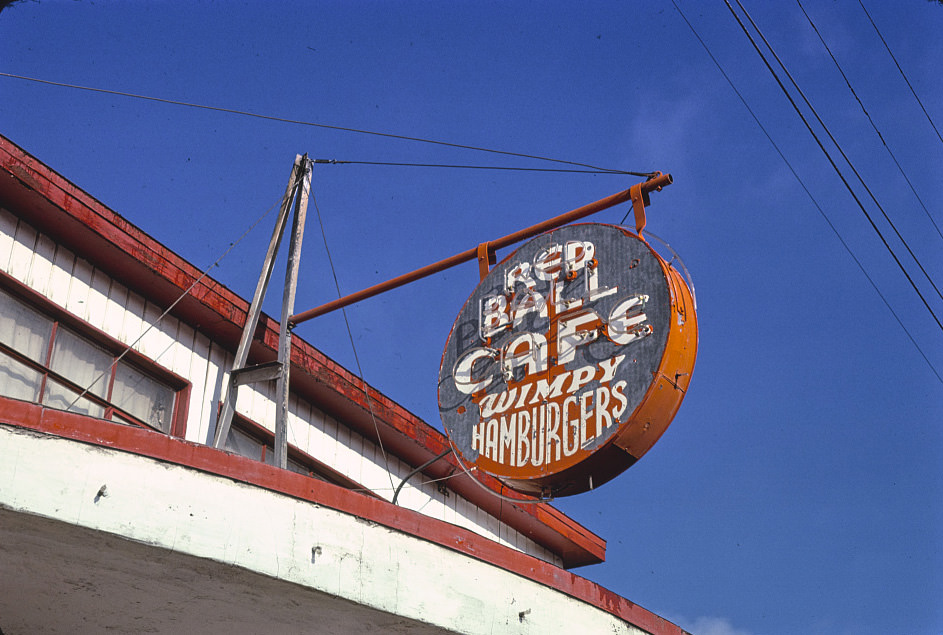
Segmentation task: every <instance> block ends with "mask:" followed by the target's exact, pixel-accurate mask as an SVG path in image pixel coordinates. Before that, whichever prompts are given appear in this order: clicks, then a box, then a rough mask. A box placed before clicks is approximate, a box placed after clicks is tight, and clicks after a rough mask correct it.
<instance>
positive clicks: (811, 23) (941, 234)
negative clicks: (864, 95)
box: [796, 0, 943, 239]
mask: <svg viewBox="0 0 943 635" xmlns="http://www.w3.org/2000/svg"><path fill="white" fill-rule="evenodd" d="M796 4H798V5H799V8H800V9H801V10H802V15H804V16H805V18H806V20H808V21H809V26H811V27H812V30H813V31H815V34H816V35H817V36H818V37H819V41H820V42H821V43H822V46H824V47H825V50H826V51H827V52H828V56H829V57H831V58H832V61H833V62H834V63H835V68H837V69H838V72H839V73H841V76H842V79H844V80H845V85H846V86H847V87H848V90H850V91H851V94H852V95H854V98H855V100H856V101H857V102H858V105H859V106H860V107H861V112H863V113H864V116H865V117H867V118H868V122H869V123H870V124H871V127H872V128H874V132H876V133H877V136H878V138H879V139H880V140H881V143H882V144H884V149H885V150H887V153H888V154H889V155H890V156H891V159H893V161H894V165H896V166H897V170H898V171H899V172H900V174H901V176H903V177H904V180H905V181H907V185H909V186H910V191H911V192H913V193H914V196H915V197H916V199H917V202H918V203H920V207H922V208H923V213H924V214H926V215H927V218H928V219H930V222H931V223H932V224H933V227H934V228H936V233H937V234H938V235H939V236H940V238H941V239H943V232H941V231H940V226H939V225H937V224H936V221H935V220H934V219H933V216H931V215H930V210H928V209H927V206H926V205H925V204H924V202H923V199H922V198H920V195H919V194H917V190H916V189H915V188H914V184H913V183H911V181H910V177H908V176H907V173H906V172H904V168H903V167H902V166H901V164H900V161H898V160H897V157H896V156H895V155H894V153H893V152H892V151H891V148H890V146H888V145H887V141H886V140H885V139H884V135H882V134H881V131H880V130H878V127H877V124H876V123H874V119H872V118H871V114H870V113H869V112H868V109H867V108H865V107H864V104H863V103H862V102H861V98H860V97H858V93H857V92H855V89H854V87H853V86H852V85H851V80H849V79H848V76H847V75H845V70H844V69H843V68H842V67H841V64H839V63H838V60H837V59H836V58H835V55H834V54H833V53H832V49H830V48H829V46H828V44H827V43H826V42H825V38H824V37H822V34H821V33H820V32H819V29H818V27H817V26H816V25H815V22H813V21H812V18H811V17H810V16H809V14H808V13H807V12H806V10H805V7H803V6H802V2H801V0H796Z"/></svg>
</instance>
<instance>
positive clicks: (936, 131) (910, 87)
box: [858, 0, 943, 143]
mask: <svg viewBox="0 0 943 635" xmlns="http://www.w3.org/2000/svg"><path fill="white" fill-rule="evenodd" d="M858 4H860V5H861V9H862V10H863V11H864V14H865V15H866V16H868V22H870V23H871V26H873V27H874V32H875V33H877V34H878V37H879V38H881V42H882V43H883V44H884V48H885V49H887V54H888V55H890V56H891V59H892V60H894V65H895V66H896V67H897V70H898V72H900V76H901V77H903V78H904V82H906V83H907V88H909V89H910V92H911V94H912V95H913V96H914V99H916V100H917V103H918V104H920V109H921V110H923V114H924V115H926V117H927V121H929V122H930V125H931V126H932V127H933V131H934V132H935V133H936V136H937V138H938V139H939V140H940V143H943V135H940V129H939V128H937V127H936V124H935V123H933V119H931V118H930V113H928V112H927V109H926V107H924V105H923V102H922V101H920V97H918V96H917V91H915V90H914V87H913V86H912V85H911V83H910V80H909V79H907V74H906V73H904V69H902V68H901V67H900V63H899V62H898V61H897V58H896V57H894V52H893V51H891V47H890V46H888V45H887V40H885V39H884V36H883V35H881V30H880V29H879V28H878V25H876V24H875V23H874V20H872V19H871V14H870V13H868V10H867V9H866V8H865V6H864V3H863V2H862V1H861V0H858Z"/></svg>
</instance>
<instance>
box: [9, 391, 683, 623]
mask: <svg viewBox="0 0 943 635" xmlns="http://www.w3.org/2000/svg"><path fill="white" fill-rule="evenodd" d="M0 424H7V425H12V426H15V427H19V428H26V429H30V430H35V431H37V432H41V433H44V434H49V435H53V436H57V437H60V438H64V439H71V440H74V441H80V442H82V443H88V444H92V445H97V446H103V447H108V448H112V449H114V450H118V451H122V452H129V453H132V454H137V455H140V456H145V457H149V458H152V459H156V460H159V461H164V462H167V463H173V464H176V465H181V466H184V467H188V468H193V469H196V470H200V471H202V472H207V473H209V474H215V475H218V476H224V477H226V478H231V479H233V480H236V481H240V482H243V483H248V484H250V485H255V486H258V487H261V488H264V489H267V490H271V491H274V492H278V493H281V494H285V495H287V496H292V497H294V498H298V499H301V500H305V501H308V502H311V503H315V504H318V505H324V506H326V507H330V508H331V509H335V510H337V511H341V512H344V513H347V514H351V515H353V516H357V517H358V518H363V519H365V520H369V521H373V522H376V523H378V524H381V525H383V526H385V527H389V528H391V529H395V530H398V531H402V532H404V533H407V534H409V535H412V536H415V537H416V538H420V539H422V540H426V541H429V542H432V543H435V544H438V545H441V546H443V547H447V548H449V549H452V550H454V551H457V552H459V553H463V554H465V555H467V556H470V557H473V558H475V559H477V560H480V561H482V562H486V563H488V564H491V565H494V566H496V567H500V568H501V569H504V570H505V571H509V572H511V573H515V574H517V575H520V576H523V577H525V578H527V579H529V580H533V581H534V582H537V583H539V584H543V585H545V586H548V587H550V588H553V589H556V590H558V591H560V592H562V593H565V594H567V595H569V596H571V597H573V598H576V599H577V600H580V601H583V602H586V603H588V604H591V605H593V606H596V607H597V608H600V609H602V610H604V611H606V612H608V613H610V614H612V615H614V616H616V617H618V618H620V619H622V620H625V621H627V622H629V623H631V624H634V625H635V626H637V627H639V628H641V629H643V630H645V631H647V632H649V633H653V634H656V635H681V634H683V633H684V631H683V630H682V629H681V628H679V627H678V626H676V625H675V624H672V623H671V622H668V621H667V620H665V619H663V618H661V617H659V616H657V615H655V614H654V613H652V612H650V611H648V610H646V609H644V608H642V607H640V606H638V605H636V604H634V603H632V602H630V601H629V600H627V599H625V598H623V597H622V596H620V595H617V594H616V593H613V592H612V591H609V590H608V589H605V588H603V587H601V586H599V585H598V584H596V583H595V582H591V581H589V580H587V579H585V578H581V577H580V576H577V575H576V574H573V573H570V572H568V571H565V570H563V569H560V568H559V567H556V566H554V565H552V564H550V563H548V562H544V561H543V560H539V559H538V558H535V557H533V556H529V555H527V554H524V553H521V552H520V551H516V550H514V549H511V548H510V547H505V546H503V545H500V544H498V543H496V542H494V541H492V540H488V539H487V538H484V537H483V536H480V535H478V534H476V533H474V532H472V531H469V530H467V529H463V528H461V527H458V526H456V525H453V524H451V523H447V522H443V521H440V520H436V519H434V518H429V517H428V516H424V515H422V514H420V513H418V512H414V511H412V510H409V509H404V508H402V507H398V506H396V505H392V504H390V503H388V502H386V501H384V500H380V499H377V498H373V497H370V496H365V495H363V494H360V493H357V492H352V491H350V490H348V489H345V488H343V487H339V486H337V485H332V484H331V483H327V482H325V481H319V480H317V479H313V478H310V477H307V476H303V475H301V474H296V473H294V472H290V471H288V470H281V469H278V468H275V467H272V466H270V465H266V464H265V463H262V462H260V461H254V460H252V459H247V458H245V457H242V456H238V455H235V454H229V453H227V452H222V451H220V450H216V449H214V448H211V447H208V446H205V445H201V444H197V443H190V442H188V441H184V440H181V439H175V438H173V437H169V436H167V435H164V434H160V433H158V432H154V431H151V430H145V429H143V428H133V427H130V426H122V425H119V424H115V423H112V422H109V421H103V420H101V419H94V418H91V417H86V416H83V415H77V414H73V413H68V412H63V411H61V410H53V409H50V408H45V407H43V406H41V405H38V404H34V403H29V402H25V401H17V400H13V399H6V398H3V397H0Z"/></svg>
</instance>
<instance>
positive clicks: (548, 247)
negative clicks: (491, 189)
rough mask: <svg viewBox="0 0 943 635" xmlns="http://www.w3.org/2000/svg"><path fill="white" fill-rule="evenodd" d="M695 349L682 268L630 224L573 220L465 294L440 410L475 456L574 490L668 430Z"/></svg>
mask: <svg viewBox="0 0 943 635" xmlns="http://www.w3.org/2000/svg"><path fill="white" fill-rule="evenodd" d="M696 350H697V320H696V317H695V314H694V303H693V299H692V297H691V294H690V291H689V289H688V287H687V285H686V284H685V283H684V280H683V279H682V277H681V276H680V274H678V272H677V271H676V270H674V269H673V268H671V267H670V266H669V265H668V264H667V263H666V262H665V261H664V260H663V259H662V258H661V257H660V256H659V255H658V254H657V253H656V252H655V251H654V250H653V249H652V248H651V247H649V245H648V244H647V243H646V242H645V241H643V240H642V239H641V238H639V237H638V236H636V235H635V234H632V233H630V232H628V231H626V230H624V229H622V228H621V227H615V226H612V225H600V224H580V225H568V226H565V227H561V228H558V229H556V230H553V231H550V232H547V233H545V234H542V235H541V236H538V237H537V238H534V239H533V240H531V241H530V242H528V243H526V244H524V245H523V246H521V247H520V248H519V249H518V250H517V251H515V252H514V253H513V254H511V255H510V256H508V257H507V258H506V259H505V260H504V261H502V262H501V263H499V264H498V265H496V266H495V267H494V268H493V269H492V270H491V271H490V272H489V273H488V275H487V276H486V277H485V278H484V280H482V282H481V284H479V285H478V288H477V289H475V291H474V293H472V295H471V297H470V298H469V299H468V301H467V302H466V303H465V306H464V307H463V308H462V311H461V312H460V313H459V315H458V318H457V319H456V320H455V324H454V325H453V327H452V332H451V333H450V334H449V339H448V342H447V343H446V346H445V352H444V354H443V356H442V365H441V367H440V369H439V412H440V414H441V416H442V421H443V424H444V426H445V429H446V432H447V433H448V435H449V437H450V439H451V440H452V444H453V445H454V447H455V449H456V451H457V452H458V453H459V454H460V455H461V458H462V459H463V460H464V461H465V462H466V463H471V464H474V465H476V466H477V467H478V468H479V469H481V470H483V471H485V472H487V473H489V474H492V475H494V476H496V477H497V478H499V479H501V480H502V481H503V482H504V483H506V484H507V485H508V486H509V487H511V488H513V489H515V490H517V491H520V492H525V493H529V494H540V495H550V496H560V495H570V494H576V493H579V492H583V491H586V490H588V489H592V488H593V487H596V486H598V485H601V484H602V483H604V482H606V481H608V480H609V479H611V478H613V477H615V476H616V475H618V474H620V473H621V472H622V471H624V470H625V469H626V468H628V467H629V466H631V465H632V464H633V463H634V462H635V461H637V460H638V459H639V458H640V457H641V456H642V454H644V453H645V452H646V451H647V450H648V449H649V448H650V447H651V446H652V445H653V444H654V443H655V441H657V440H658V438H659V437H660V436H661V434H662V433H663V432H664V430H665V428H667V427H668V424H669V423H670V422H671V419H672V418H673V417H674V414H675V412H677V409H678V407H679V406H680V404H681V399H682V397H683V396H684V391H685V390H686V389H687V385H688V381H689V379H690V374H691V371H692V370H693V367H694V358H695V355H696Z"/></svg>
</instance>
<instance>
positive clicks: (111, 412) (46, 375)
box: [0, 272, 192, 437]
mask: <svg viewBox="0 0 943 635" xmlns="http://www.w3.org/2000/svg"><path fill="white" fill-rule="evenodd" d="M0 289H2V290H3V291H5V292H7V293H8V294H9V295H11V296H13V297H14V298H16V299H17V300H19V301H21V302H23V303H24V304H25V305H27V306H28V307H30V308H31V309H33V310H34V311H36V312H37V313H40V314H42V315H43V316H44V317H46V318H48V319H49V320H50V321H51V322H52V328H51V330H50V334H49V342H48V343H47V347H46V351H45V358H44V360H43V362H42V363H40V362H37V361H36V360H33V359H30V358H28V357H26V356H25V355H23V354H22V353H19V352H17V351H15V350H14V349H12V348H10V347H9V346H6V345H5V344H3V343H0V351H2V352H3V353H4V354H5V355H7V356H9V357H11V358H13V359H15V360H16V361H18V362H20V363H22V364H24V365H26V366H28V367H29V368H31V369H33V370H34V371H36V372H38V373H40V374H42V380H41V385H40V389H39V400H40V402H42V398H43V395H44V394H45V390H46V384H47V382H48V380H49V379H50V378H52V379H53V380H55V381H56V382H58V383H60V384H62V385H63V386H65V387H67V388H69V389H70V390H73V391H75V392H76V393H82V392H83V391H84V390H85V386H79V385H78V384H76V383H75V382H73V381H71V380H70V379H68V378H66V377H64V376H62V375H61V374H59V373H57V372H56V371H54V370H52V369H51V368H50V363H51V359H52V350H53V347H54V345H55V341H56V336H57V333H58V331H59V328H60V325H61V326H64V327H66V328H67V329H68V330H70V331H72V332H73V333H75V334H76V335H79V336H80V337H82V338H84V339H85V340H87V341H89V342H90V343H92V344H94V345H96V346H98V347H99V348H101V349H103V350H104V351H106V352H108V353H109V354H110V355H111V356H112V360H111V365H110V366H109V373H110V374H109V377H108V389H107V393H106V397H107V398H102V397H99V396H98V395H95V394H93V393H92V392H87V393H85V394H84V395H83V396H82V398H83V399H87V400H89V401H91V402H93V403H95V404H96V405H99V406H101V407H103V408H104V409H105V412H104V415H103V418H105V419H108V420H112V421H117V422H119V423H131V424H133V425H136V426H139V427H142V428H147V429H149V430H155V431H157V432H161V433H162V434H170V435H171V436H175V437H184V436H185V435H186V417H187V412H188V410H189V402H190V391H191V389H192V385H191V383H190V382H189V381H187V380H186V379H184V378H183V377H180V376H179V375H177V374H176V373H173V372H171V371H170V370H168V369H166V368H163V367H162V366H160V365H159V364H158V363H157V362H155V361H154V360H152V359H150V358H148V357H147V356H145V355H142V354H141V353H139V352H138V351H135V350H133V349H129V350H126V349H127V346H126V345H124V344H122V343H121V342H119V341H118V340H116V339H115V338H113V337H111V336H110V335H108V334H107V333H105V332H104V331H101V330H99V329H97V328H96V327H94V326H92V325H91V324H89V323H88V322H85V321H84V320H82V319H81V318H79V317H77V316H75V315H73V314H71V313H69V312H68V311H66V310H65V309H63V308H62V307H60V306H58V305H57V304H54V303H53V302H52V301H50V300H49V299H48V298H46V297H44V296H42V295H41V294H39V293H37V292H36V291H34V290H33V289H30V288H29V287H27V286H26V285H24V284H23V283H22V282H20V281H19V280H16V279H15V278H13V277H11V276H10V275H9V274H7V273H4V272H0ZM119 356H121V361H123V362H124V361H126V362H127V363H128V364H129V365H130V366H132V367H133V368H135V369H136V370H137V371H138V372H141V373H143V374H144V375H147V376H148V377H150V378H152V379H154V380H156V381H158V382H160V383H162V384H164V385H165V386H167V387H168V388H170V389H171V390H172V391H173V392H174V406H173V411H172V413H171V415H170V425H169V426H168V430H166V431H165V430H162V429H160V428H157V427H155V426H153V425H151V424H148V423H147V422H145V421H142V420H141V419H139V418H137V417H135V416H134V415H132V414H130V413H128V412H126V411H125V410H122V409H121V408H119V407H117V406H115V405H114V404H112V403H111V402H110V399H111V397H112V389H113V388H114V382H115V375H116V373H117V369H118V363H117V361H118V357H119ZM116 416H118V417H120V419H117V418H116Z"/></svg>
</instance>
